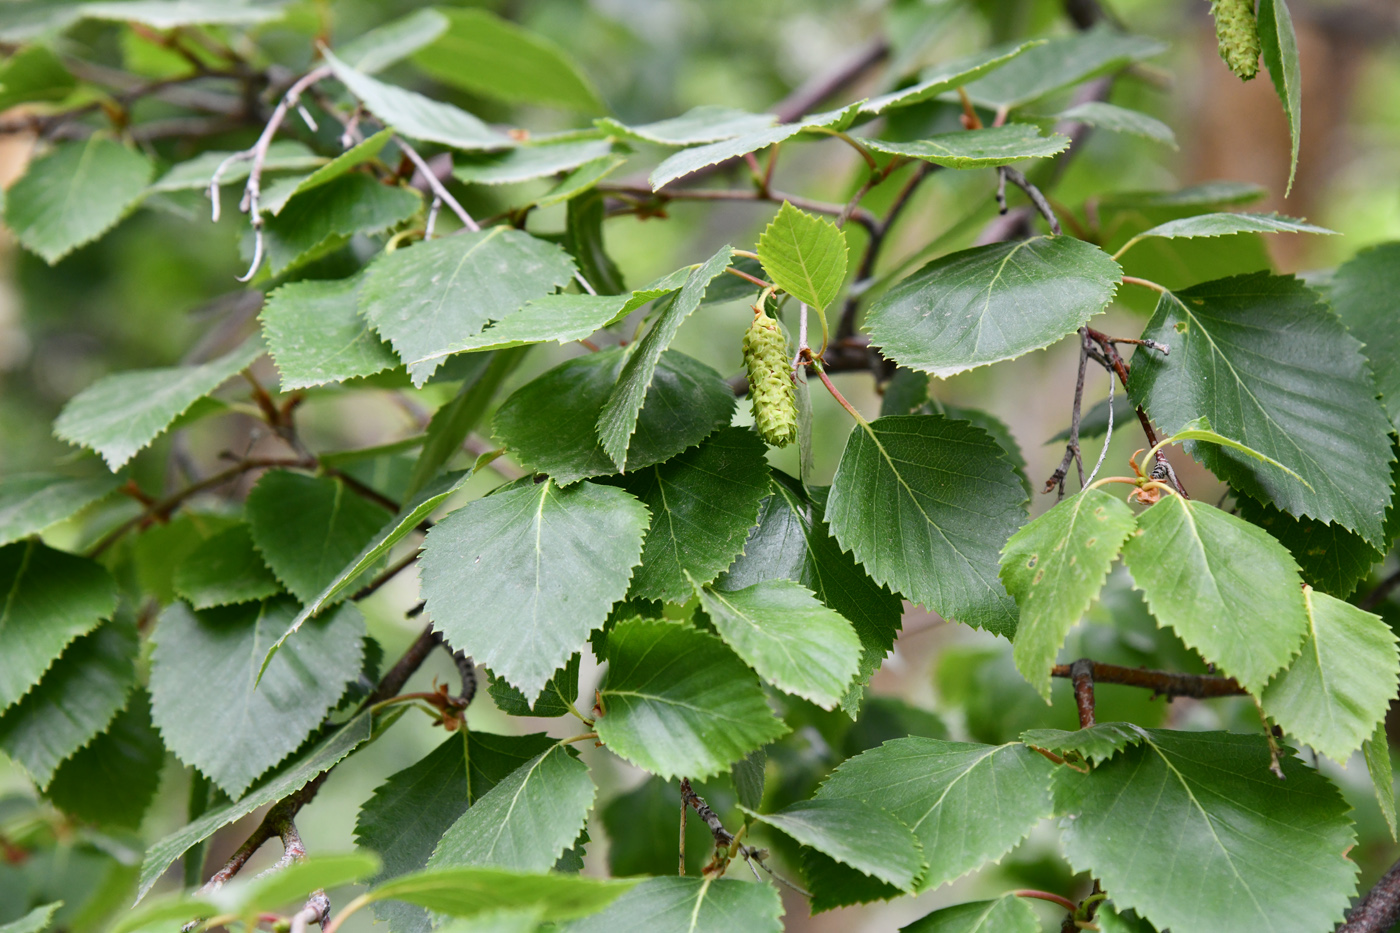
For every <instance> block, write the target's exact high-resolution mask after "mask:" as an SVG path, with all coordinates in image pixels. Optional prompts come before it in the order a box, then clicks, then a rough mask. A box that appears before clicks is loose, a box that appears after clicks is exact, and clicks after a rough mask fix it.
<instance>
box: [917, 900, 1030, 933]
mask: <svg viewBox="0 0 1400 933" xmlns="http://www.w3.org/2000/svg"><path fill="white" fill-rule="evenodd" d="M1039 931H1040V918H1038V917H1037V916H1036V915H1035V911H1034V910H1032V909H1031V906H1030V905H1029V904H1027V903H1026V901H1025V899H1024V898H1020V897H1017V896H1016V895H1015V894H1003V895H1002V896H1001V897H999V898H997V899H996V900H994V901H970V902H969V903H966V904H957V905H955V906H953V907H944V908H943V909H942V910H935V911H934V912H933V913H931V914H925V915H924V916H922V917H920V918H919V919H918V920H915V921H914V922H913V923H911V924H909V925H908V926H903V927H900V928H899V933H1039Z"/></svg>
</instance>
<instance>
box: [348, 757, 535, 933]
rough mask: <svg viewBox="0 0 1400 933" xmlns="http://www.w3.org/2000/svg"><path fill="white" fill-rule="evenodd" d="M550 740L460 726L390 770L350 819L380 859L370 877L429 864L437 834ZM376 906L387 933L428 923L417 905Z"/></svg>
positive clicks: (421, 928)
mask: <svg viewBox="0 0 1400 933" xmlns="http://www.w3.org/2000/svg"><path fill="white" fill-rule="evenodd" d="M553 744H554V741H553V740H552V739H550V738H549V737H548V736H545V735H543V734H540V733H536V734H534V735H524V736H509V735H493V734H492V733H490V732H477V731H475V730H470V731H469V730H466V729H463V730H461V731H460V732H458V733H456V734H455V735H450V736H448V737H447V739H446V740H445V741H444V742H443V743H442V744H441V745H439V746H438V747H437V748H435V749H433V751H431V752H429V753H428V754H427V755H426V756H425V757H424V758H422V759H421V760H420V761H418V762H416V763H414V764H412V765H410V766H409V767H407V768H405V769H404V770H402V771H399V772H397V773H395V774H392V775H390V776H389V777H388V778H387V779H386V780H385V781H384V783H383V784H381V785H379V787H378V788H377V789H376V790H375V792H374V794H373V795H372V796H371V797H370V799H369V800H367V801H366V802H365V804H364V806H362V807H361V808H360V815H359V817H358V818H357V820H356V822H355V842H356V843H357V844H358V845H359V846H360V848H362V849H368V850H370V851H372V852H376V853H378V854H379V856H380V857H381V858H382V859H383V860H384V867H383V869H382V870H381V871H380V873H379V875H378V876H376V878H375V883H376V884H377V883H381V882H384V881H387V880H388V879H390V878H396V877H398V876H400V875H404V874H407V873H409V872H413V871H417V870H419V869H421V868H422V867H423V866H424V865H426V864H428V857H429V856H431V855H432V854H433V849H434V848H435V847H436V846H437V844H438V840H439V839H441V838H442V834H443V833H444V832H446V831H447V828H448V827H449V826H451V825H452V824H453V823H455V822H456V821H457V818H458V817H460V816H461V815H462V814H463V813H465V812H466V811H467V808H468V807H470V806H471V805H472V804H474V803H475V802H476V801H477V800H479V799H481V797H482V796H483V795H485V794H486V793H487V792H489V791H490V790H491V788H493V787H495V786H496V784H497V783H498V782H499V781H501V780H503V779H505V778H506V777H508V776H509V775H510V774H511V773H512V772H514V771H515V770H516V769H518V768H519V767H521V766H522V765H524V764H525V763H526V762H528V761H529V760H530V759H532V758H534V757H535V756H536V755H538V754H540V753H541V752H543V751H545V750H547V749H548V748H550V747H551V746H552V745H553ZM374 912H375V915H376V916H377V917H378V918H379V919H380V920H385V921H388V924H389V929H390V930H392V931H393V933H427V931H428V930H429V928H430V926H431V924H430V922H429V919H428V914H427V912H426V911H425V910H423V908H421V907H416V906H414V905H412V904H405V903H402V902H400V901H379V902H377V903H375V905H374Z"/></svg>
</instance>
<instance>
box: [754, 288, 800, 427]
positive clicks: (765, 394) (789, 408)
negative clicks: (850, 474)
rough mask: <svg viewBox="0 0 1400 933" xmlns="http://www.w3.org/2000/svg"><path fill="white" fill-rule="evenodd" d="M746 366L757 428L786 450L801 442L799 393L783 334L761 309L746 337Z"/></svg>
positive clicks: (760, 308)
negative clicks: (799, 437)
mask: <svg viewBox="0 0 1400 933" xmlns="http://www.w3.org/2000/svg"><path fill="white" fill-rule="evenodd" d="M744 364H745V365H746V366H747V367H748V370H749V400H750V401H751V402H752V403H753V420H754V426H755V427H756V428H757V429H758V433H759V435H760V436H761V437H762V438H763V439H764V440H765V441H767V442H768V443H770V444H772V445H773V446H774V447H786V446H787V445H788V444H791V443H792V442H793V441H794V440H796V439H797V392H796V390H794V389H793V387H792V377H791V376H790V375H789V369H790V363H789V361H788V356H787V342H786V341H785V340H784V339H783V332H782V331H781V330H780V329H779V328H778V322H777V321H775V320H773V319H772V318H771V317H769V316H768V315H767V313H766V312H764V311H763V309H762V306H761V305H760V306H759V310H758V313H757V314H755V315H754V319H753V324H751V325H750V326H749V329H748V330H747V331H746V332H745V333H744Z"/></svg>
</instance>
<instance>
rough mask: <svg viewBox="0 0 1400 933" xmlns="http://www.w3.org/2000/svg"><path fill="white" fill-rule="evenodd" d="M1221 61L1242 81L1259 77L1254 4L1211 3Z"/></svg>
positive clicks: (1244, 0)
mask: <svg viewBox="0 0 1400 933" xmlns="http://www.w3.org/2000/svg"><path fill="white" fill-rule="evenodd" d="M1210 12H1211V15H1212V16H1214V17H1215V38H1216V41H1217V42H1218V43H1219V44H1220V57H1221V58H1223V59H1224V60H1225V64H1227V65H1229V66H1230V70H1231V71H1233V72H1234V73H1235V74H1237V75H1239V77H1240V78H1241V79H1243V80H1245V81H1248V80H1249V79H1250V78H1252V77H1254V76H1255V75H1256V74H1258V73H1259V24H1258V22H1257V21H1256V20H1255V18H1254V0H1212V2H1211V5H1210Z"/></svg>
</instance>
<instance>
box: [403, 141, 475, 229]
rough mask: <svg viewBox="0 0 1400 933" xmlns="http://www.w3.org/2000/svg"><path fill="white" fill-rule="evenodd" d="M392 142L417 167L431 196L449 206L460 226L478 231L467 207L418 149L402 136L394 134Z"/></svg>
mask: <svg viewBox="0 0 1400 933" xmlns="http://www.w3.org/2000/svg"><path fill="white" fill-rule="evenodd" d="M394 142H395V143H397V144H398V147H399V149H401V150H402V151H403V154H404V155H406V156H408V160H409V161H410V162H412V163H413V164H414V166H415V167H416V168H417V169H418V171H419V173H420V174H421V175H422V176H423V180H424V181H426V182H427V183H428V188H429V189H431V190H432V192H433V197H435V198H437V199H439V200H441V201H442V203H444V204H446V205H447V206H448V207H449V208H451V209H452V213H454V214H456V215H457V219H458V220H460V221H461V222H462V226H464V227H466V228H467V229H468V230H470V231H471V232H472V233H476V232H478V231H480V230H481V225H480V224H478V223H477V222H476V221H475V220H472V215H471V214H468V213H467V209H466V208H464V207H463V206H462V205H461V204H460V203H459V202H458V201H457V199H456V198H454V197H453V196H452V192H450V191H448V190H447V187H446V186H445V185H443V183H442V180H441V179H439V178H438V177H437V173H436V172H434V171H433V170H432V169H431V168H429V167H428V163H427V162H425V161H423V157H422V156H421V155H419V154H418V150H417V149H414V148H413V147H412V146H410V145H409V144H408V142H407V141H406V140H405V139H404V138H403V137H402V136H395V137H394Z"/></svg>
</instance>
